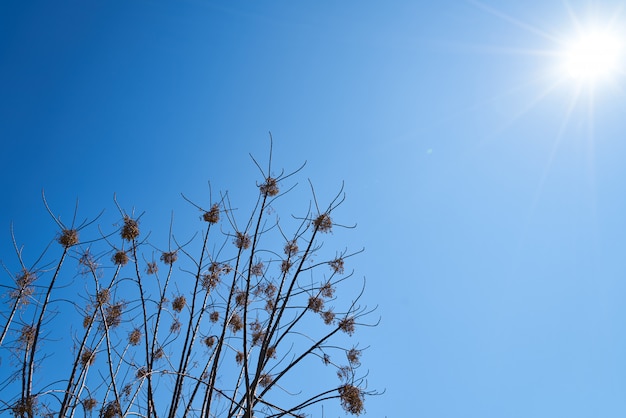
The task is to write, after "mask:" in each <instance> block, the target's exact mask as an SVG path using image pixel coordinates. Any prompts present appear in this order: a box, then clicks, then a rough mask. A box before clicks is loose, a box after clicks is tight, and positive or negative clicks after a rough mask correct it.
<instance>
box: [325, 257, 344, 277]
mask: <svg viewBox="0 0 626 418" xmlns="http://www.w3.org/2000/svg"><path fill="white" fill-rule="evenodd" d="M328 264H329V265H330V268H331V269H333V271H334V272H335V273H338V274H343V271H344V270H343V258H341V257H338V258H335V259H334V260H333V261H331V262H329V263H328Z"/></svg>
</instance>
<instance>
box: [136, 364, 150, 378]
mask: <svg viewBox="0 0 626 418" xmlns="http://www.w3.org/2000/svg"><path fill="white" fill-rule="evenodd" d="M147 375H148V369H146V368H145V367H140V368H138V369H137V372H136V373H135V376H136V377H137V379H143V378H144V377H146V376H147Z"/></svg>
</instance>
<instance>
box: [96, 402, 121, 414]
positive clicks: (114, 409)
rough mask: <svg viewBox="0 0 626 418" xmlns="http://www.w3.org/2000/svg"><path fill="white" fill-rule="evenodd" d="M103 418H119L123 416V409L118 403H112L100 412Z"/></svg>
mask: <svg viewBox="0 0 626 418" xmlns="http://www.w3.org/2000/svg"><path fill="white" fill-rule="evenodd" d="M100 416H101V417H102V418H118V417H120V418H121V416H122V408H121V407H120V404H119V403H118V402H117V401H111V402H109V403H108V404H106V405H105V406H104V407H103V408H102V409H101V410H100Z"/></svg>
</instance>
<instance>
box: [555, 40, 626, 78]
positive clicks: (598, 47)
mask: <svg viewBox="0 0 626 418" xmlns="http://www.w3.org/2000/svg"><path fill="white" fill-rule="evenodd" d="M622 48H623V45H622V42H621V39H620V38H619V37H618V36H616V35H614V34H612V33H609V32H604V31H600V30H589V31H586V32H583V33H580V34H579V36H578V38H577V39H575V40H573V41H572V42H570V43H569V45H568V46H567V48H566V51H565V62H564V67H565V72H566V74H567V75H568V76H570V77H571V78H573V79H575V80H578V81H583V82H588V81H592V82H593V81H596V80H598V79H601V78H606V77H610V76H612V75H614V74H615V73H617V72H618V71H619V69H620V68H619V67H620V61H621V58H622V57H621V55H622Z"/></svg>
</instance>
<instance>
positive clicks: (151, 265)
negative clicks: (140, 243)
mask: <svg viewBox="0 0 626 418" xmlns="http://www.w3.org/2000/svg"><path fill="white" fill-rule="evenodd" d="M158 271H159V266H158V265H157V263H156V262H155V261H150V262H148V264H147V265H146V274H148V275H150V274H156V273H157V272H158Z"/></svg>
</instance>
